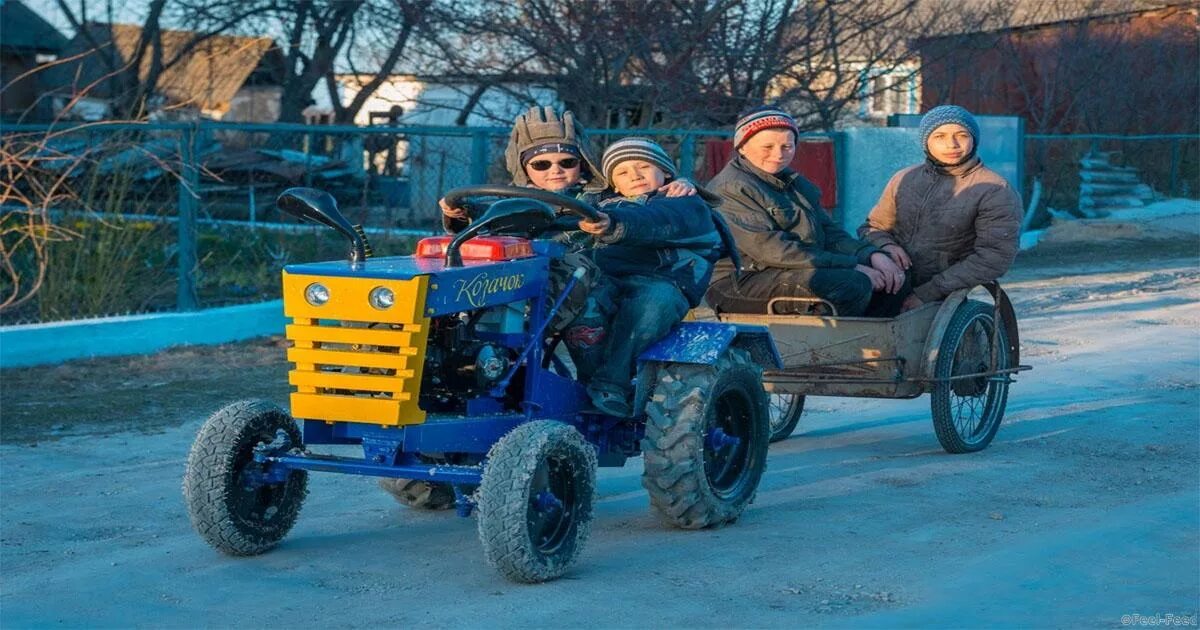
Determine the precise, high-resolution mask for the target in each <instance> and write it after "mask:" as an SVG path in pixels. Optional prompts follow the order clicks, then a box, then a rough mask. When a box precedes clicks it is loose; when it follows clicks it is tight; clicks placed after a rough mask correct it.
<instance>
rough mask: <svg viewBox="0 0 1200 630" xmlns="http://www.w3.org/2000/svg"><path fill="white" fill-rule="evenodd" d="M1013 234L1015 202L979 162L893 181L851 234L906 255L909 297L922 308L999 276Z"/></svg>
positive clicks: (1016, 235)
mask: <svg viewBox="0 0 1200 630" xmlns="http://www.w3.org/2000/svg"><path fill="white" fill-rule="evenodd" d="M1020 234H1021V197H1020V196H1019V195H1018V194H1017V193H1016V191H1014V190H1013V189H1012V187H1011V186H1009V185H1008V182H1007V181H1005V180H1004V178H1003V177H1001V176H1000V175H998V174H996V172H995V171H992V170H990V169H988V168H986V167H984V166H983V163H982V162H980V161H979V158H972V159H971V160H969V161H968V162H966V163H964V164H960V165H958V166H954V167H938V166H934V165H933V164H931V163H930V162H928V161H926V162H924V163H922V164H919V165H917V166H912V167H909V168H906V169H904V170H902V171H900V172H899V173H896V174H895V175H893V176H892V179H891V181H889V182H888V185H887V188H885V189H884V190H883V194H882V195H881V196H880V197H879V202H878V203H876V204H875V207H874V208H872V209H871V213H870V214H869V215H868V216H867V220H866V221H865V222H864V223H863V224H862V226H860V227H859V228H858V235H859V237H860V238H863V239H866V240H867V241H869V242H870V243H871V244H873V245H875V246H876V247H883V246H884V245H888V244H898V245H900V246H901V247H903V248H904V251H906V252H908V256H909V258H911V259H912V263H913V264H912V268H911V269H909V272H908V273H909V274H910V276H911V277H912V283H913V287H914V289H913V293H914V294H916V296H917V297H919V298H921V300H922V301H925V302H932V301H934V300H940V299H942V298H944V297H946V296H947V295H949V294H950V293H952V292H953V291H955V290H957V289H963V288H968V287H973V286H975V285H978V284H983V283H985V282H990V281H992V280H995V279H996V278H999V277H1000V276H1002V275H1004V272H1006V271H1008V267H1009V265H1011V264H1012V261H1013V259H1014V258H1016V255H1017V248H1018V243H1019V240H1020Z"/></svg>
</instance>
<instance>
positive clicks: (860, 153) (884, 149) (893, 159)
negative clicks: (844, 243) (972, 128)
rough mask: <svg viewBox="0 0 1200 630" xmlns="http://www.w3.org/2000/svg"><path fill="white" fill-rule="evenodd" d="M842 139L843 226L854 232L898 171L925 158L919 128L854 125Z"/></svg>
mask: <svg viewBox="0 0 1200 630" xmlns="http://www.w3.org/2000/svg"><path fill="white" fill-rule="evenodd" d="M842 133H843V134H844V136H843V138H844V142H843V143H842V151H843V156H842V160H843V163H842V165H841V166H842V168H841V179H842V181H841V188H842V189H841V191H839V192H840V194H839V195H838V197H839V201H840V203H841V209H842V212H841V219H842V227H844V228H845V229H846V230H848V231H849V232H850V233H852V234H853V233H854V230H856V229H857V228H858V226H859V225H860V224H861V223H862V222H863V220H864V219H866V218H867V213H869V212H870V211H871V208H872V207H874V206H875V202H876V201H879V195H880V193H882V192H883V188H884V186H886V185H887V183H888V180H889V179H891V178H892V175H894V174H895V173H896V171H898V170H900V169H902V168H904V167H906V166H910V165H913V164H917V163H918V162H920V161H921V160H923V159H925V155H924V153H923V152H922V151H921V148H920V143H919V142H918V140H917V130H916V129H904V128H901V127H854V128H851V129H846V130H844V131H843V132H842Z"/></svg>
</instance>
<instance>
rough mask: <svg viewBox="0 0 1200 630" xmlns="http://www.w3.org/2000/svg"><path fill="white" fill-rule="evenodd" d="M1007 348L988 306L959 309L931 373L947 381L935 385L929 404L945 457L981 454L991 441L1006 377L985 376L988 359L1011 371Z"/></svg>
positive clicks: (978, 304) (1005, 398) (971, 303)
mask: <svg viewBox="0 0 1200 630" xmlns="http://www.w3.org/2000/svg"><path fill="white" fill-rule="evenodd" d="M993 333H995V334H994V335H993ZM993 336H994V338H995V345H994V346H993V345H992V343H993ZM1007 348H1008V337H1007V335H1006V334H1005V331H1004V327H1003V326H1000V327H999V330H998V331H996V321H995V317H994V315H993V311H992V306H991V305H989V304H985V303H983V302H979V301H976V300H969V301H967V302H964V303H963V304H962V305H961V306H959V307H958V310H957V311H955V313H954V317H952V318H951V320H950V325H949V326H948V327H947V328H946V334H945V336H944V337H942V342H941V345H940V346H939V348H938V358H937V364H936V368H935V370H934V376H935V377H936V378H939V379H952V380H939V381H937V382H936V383H934V386H933V391H932V395H931V401H930V406H931V410H932V413H933V428H934V431H935V432H936V433H937V438H938V442H940V443H941V444H942V448H944V449H945V450H946V452H948V453H972V452H975V451H980V450H983V449H985V448H987V446H988V444H991V442H992V439H993V438H994V437H996V431H997V430H999V428H1000V422H1001V420H1003V419H1004V408H1005V405H1006V404H1007V402H1008V384H1009V375H1007V374H997V375H990V376H989V375H987V374H986V373H987V372H989V371H990V370H991V369H992V359H993V356H994V357H995V367H996V369H997V370H1004V369H1007V368H1008V367H1010V366H1009V357H1008V352H1007ZM970 375H976V376H970ZM956 376H963V377H966V378H953V377H956Z"/></svg>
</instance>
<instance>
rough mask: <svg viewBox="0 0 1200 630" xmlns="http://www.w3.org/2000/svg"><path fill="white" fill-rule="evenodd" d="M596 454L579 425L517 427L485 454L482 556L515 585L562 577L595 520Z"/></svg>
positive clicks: (481, 499) (548, 423) (540, 423)
mask: <svg viewBox="0 0 1200 630" xmlns="http://www.w3.org/2000/svg"><path fill="white" fill-rule="evenodd" d="M595 493H596V452H595V450H593V448H592V446H591V445H589V444H588V443H587V442H586V441H584V439H583V436H582V435H580V434H579V431H576V430H575V428H574V427H572V426H570V425H566V424H563V423H561V422H554V421H550V420H538V421H534V422H528V423H525V424H522V425H520V426H518V427H517V428H515V429H513V430H512V431H510V432H509V433H508V434H507V435H505V436H504V437H502V438H500V440H499V441H497V442H496V444H494V445H493V446H492V448H491V450H490V451H489V452H488V457H487V464H486V467H485V468H484V471H483V479H482V481H481V482H480V485H479V490H478V492H477V497H478V509H479V539H480V541H481V542H482V543H483V553H484V557H486V558H487V561H488V563H489V564H491V565H492V566H494V567H496V569H497V570H499V571H500V573H502V574H504V576H505V577H507V578H509V579H511V580H514V581H517V582H527V583H533V582H545V581H547V580H552V579H554V578H557V577H559V576H561V575H562V574H563V573H564V572H566V570H567V568H569V567H570V566H571V563H573V562H574V561H575V559H576V558H577V557H578V556H579V552H580V551H582V550H583V545H584V543H585V542H586V541H587V537H588V533H589V532H590V531H591V524H592V502H593V498H594V496H595Z"/></svg>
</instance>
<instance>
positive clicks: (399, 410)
mask: <svg viewBox="0 0 1200 630" xmlns="http://www.w3.org/2000/svg"><path fill="white" fill-rule="evenodd" d="M303 280H306V279H305V278H302V277H301V278H296V277H289V276H288V275H287V274H285V275H284V288H285V312H287V314H288V315H290V316H291V317H292V319H293V322H294V323H292V324H289V325H288V326H287V338H288V339H289V340H290V341H291V342H292V347H291V348H288V351H287V358H288V361H291V362H292V363H293V364H295V367H294V368H293V369H292V370H291V371H290V372H289V373H288V382H289V383H291V385H292V386H294V387H295V388H296V391H295V392H293V393H292V395H291V403H292V415H293V416H295V417H297V418H303V419H307V420H326V421H330V422H363V423H370V424H377V425H392V426H394V425H403V424H419V423H422V422H424V421H425V412H424V411H422V410H421V408H420V407H419V406H418V405H417V402H418V396H419V393H420V389H421V371H422V369H421V368H422V367H423V364H424V359H425V342H426V339H427V337H428V325H429V320H428V319H426V318H423V317H420V316H419V315H418V313H420V308H421V307H420V306H418V307H417V308H415V309H414V308H407V309H406V308H400V306H401V305H400V303H399V301H398V302H397V309H396V310H397V311H399V312H398V313H389V315H391V316H392V317H391V319H393V320H395V319H416V320H419V321H416V322H403V321H386V322H381V321H360V319H326V318H325V317H321V318H316V317H305V316H304V315H315V314H317V313H318V312H320V313H321V315H323V316H337V315H343V316H344V315H354V316H356V317H358V318H362V316H363V315H370V314H372V311H374V309H371V308H370V307H367V308H365V309H360V308H354V309H347V308H336V307H337V306H338V305H337V304H332V303H331V304H328V305H325V306H333V307H334V308H330V309H329V310H328V312H326V309H325V307H313V306H311V305H309V304H307V303H303V297H301V298H300V301H301V302H302V306H299V307H291V306H290V305H291V303H292V301H293V300H289V299H288V298H291V297H293V296H295V295H297V294H296V293H295V292H294V291H293V292H288V288H289V285H291V284H296V285H297V286H300V285H304V282H303ZM289 281H296V282H289ZM322 281H323V282H325V283H327V284H329V285H331V286H330V292H331V293H337V294H342V295H345V294H351V295H352V296H353V295H355V294H358V293H362V297H363V298H364V301H365V298H366V291H367V289H363V287H357V286H355V285H358V284H371V285H375V284H378V282H369V283H363V282H362V280H360V279H349V278H339V279H336V280H330V279H322ZM408 282H412V281H408ZM397 284H403V283H397ZM397 288H407V287H397ZM422 288H423V287H422ZM368 289H369V287H368ZM399 293H400V291H397V294H399ZM417 293H419V294H420V296H419V297H420V298H421V304H422V305H423V304H424V291H423V290H421V291H418V292H417ZM301 295H302V294H301ZM412 297H414V298H415V297H417V296H415V295H414V296H412ZM331 302H332V301H331ZM353 302H357V301H356V300H353ZM343 306H344V305H343ZM403 313H407V315H408V316H403V315H402V314H403ZM376 314H377V312H376Z"/></svg>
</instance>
